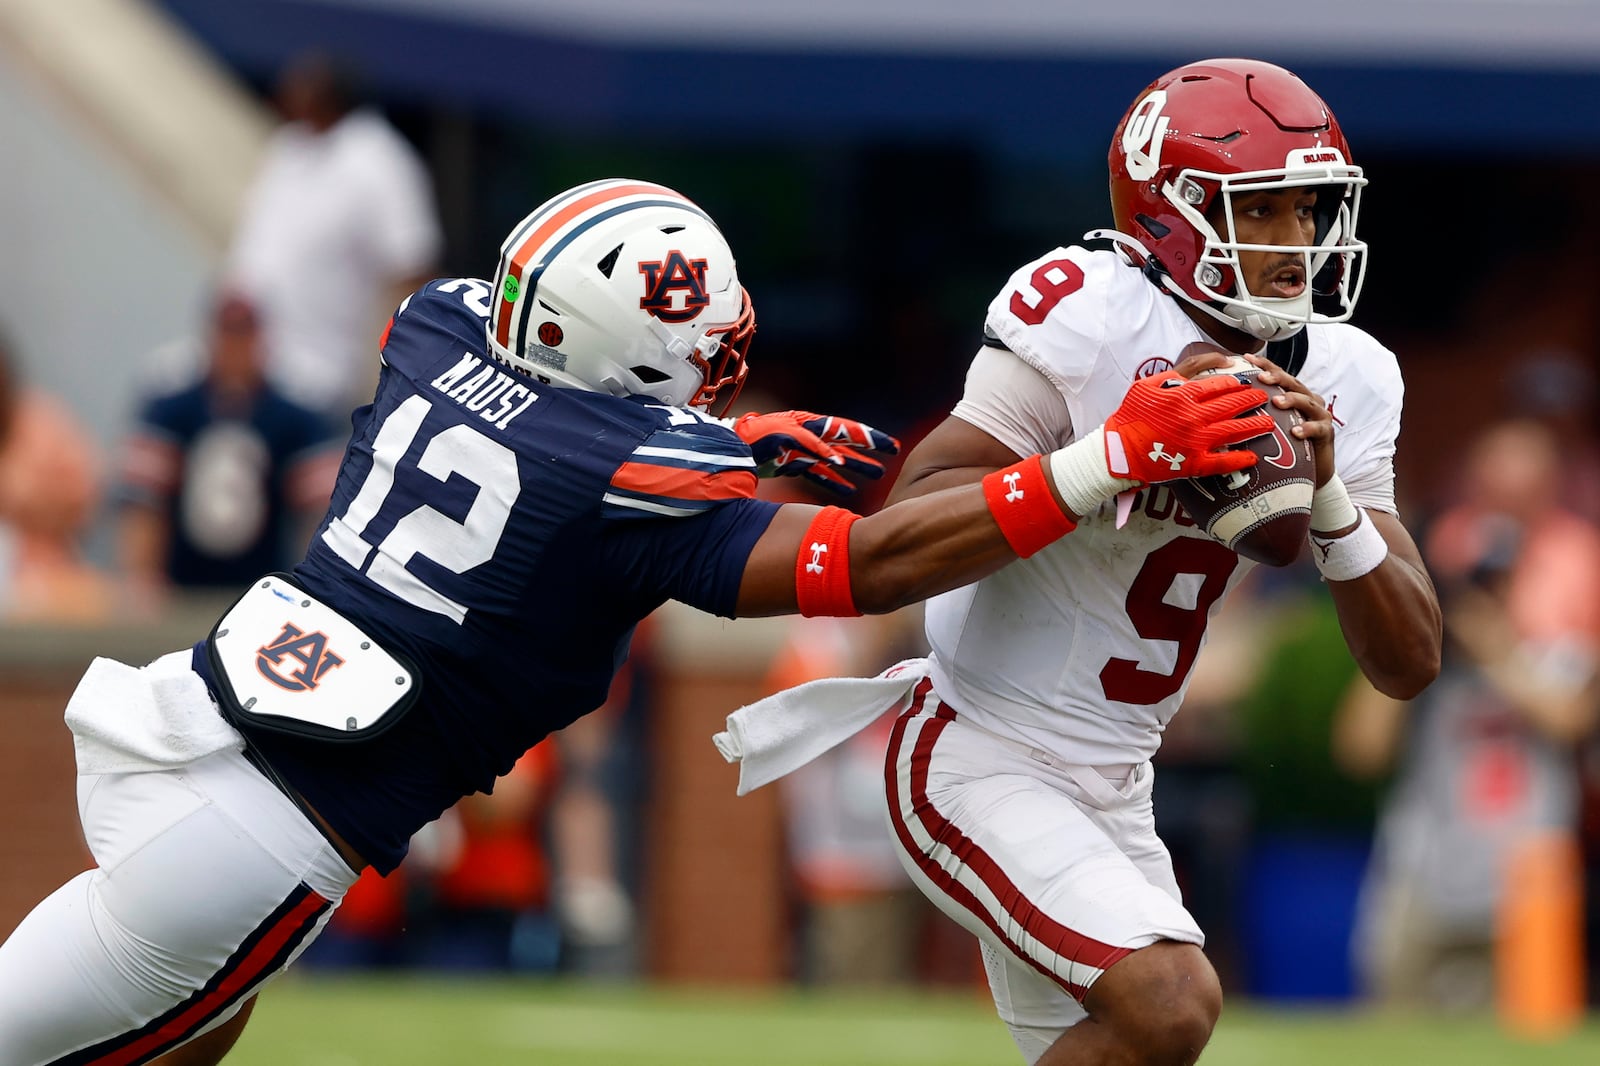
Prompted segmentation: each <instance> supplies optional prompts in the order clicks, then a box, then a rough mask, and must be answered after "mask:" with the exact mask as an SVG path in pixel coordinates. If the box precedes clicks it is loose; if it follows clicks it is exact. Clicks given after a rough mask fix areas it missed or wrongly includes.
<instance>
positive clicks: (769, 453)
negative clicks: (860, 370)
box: [732, 411, 900, 494]
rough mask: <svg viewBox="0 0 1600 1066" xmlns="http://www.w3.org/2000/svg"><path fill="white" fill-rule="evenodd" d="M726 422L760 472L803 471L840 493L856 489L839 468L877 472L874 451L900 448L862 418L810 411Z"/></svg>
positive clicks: (879, 472) (801, 473) (879, 464)
mask: <svg viewBox="0 0 1600 1066" xmlns="http://www.w3.org/2000/svg"><path fill="white" fill-rule="evenodd" d="M732 428H733V431H734V432H735V433H737V434H738V435H739V439H740V440H742V441H744V442H745V443H746V444H748V445H749V446H750V454H751V455H752V456H753V457H754V458H755V461H756V464H757V466H758V467H760V470H759V473H760V474H761V475H762V476H763V477H773V476H790V477H803V478H806V479H807V480H809V481H813V482H815V483H816V484H818V485H822V486H825V487H826V488H828V489H829V490H831V491H833V492H836V493H840V494H847V493H851V492H855V491H856V487H857V486H856V484H855V482H853V481H851V480H850V479H849V478H848V477H846V476H845V474H853V475H856V476H857V477H864V478H880V477H882V476H883V463H882V462H881V461H880V460H879V459H877V458H874V456H879V455H882V456H890V455H896V454H898V453H899V451H900V442H899V441H897V440H895V439H894V438H893V437H891V436H889V434H887V433H884V432H882V431H881V430H876V429H873V428H872V427H871V426H869V425H867V424H866V423H865V422H857V421H856V420H854V419H852V418H839V417H837V416H834V415H819V414H813V413H811V412H810V411H777V412H774V413H772V414H753V413H752V414H747V415H742V416H740V417H739V418H738V419H737V420H736V421H735V422H734V423H733V427H732Z"/></svg>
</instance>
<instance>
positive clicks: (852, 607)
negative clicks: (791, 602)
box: [794, 507, 861, 618]
mask: <svg viewBox="0 0 1600 1066" xmlns="http://www.w3.org/2000/svg"><path fill="white" fill-rule="evenodd" d="M858 517H860V516H859V515H856V514H852V513H851V512H849V511H847V510H845V509H844V508H843V507H824V508H823V509H822V510H821V511H820V512H819V513H818V514H817V517H815V518H813V519H812V520H811V526H810V527H809V528H808V529H807V530H806V535H805V537H804V539H802V540H801V541H800V551H799V554H797V555H796V556H795V559H794V595H795V599H796V600H797V601H798V602H799V604H800V613H801V614H803V615H805V616H806V617H807V618H815V617H816V616H818V615H831V616H833V617H835V618H855V617H856V616H858V615H860V614H861V612H860V611H858V610H856V602H855V600H854V599H853V598H852V597H851V595H850V526H851V525H852V524H854V522H855V521H856V519H857V518H858Z"/></svg>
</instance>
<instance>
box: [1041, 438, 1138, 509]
mask: <svg viewBox="0 0 1600 1066" xmlns="http://www.w3.org/2000/svg"><path fill="white" fill-rule="evenodd" d="M1048 458H1049V459H1050V476H1051V477H1052V478H1053V479H1054V480H1055V483H1056V491H1057V492H1059V493H1060V494H1061V499H1062V502H1064V503H1065V504H1066V505H1067V509H1068V510H1069V511H1071V512H1072V513H1073V514H1075V515H1077V516H1078V517H1079V518H1082V517H1084V516H1085V515H1091V514H1093V513H1094V512H1095V511H1096V510H1097V509H1098V508H1099V507H1100V505H1101V504H1102V503H1104V502H1105V501H1106V500H1109V499H1110V498H1111V497H1113V496H1115V495H1116V494H1117V493H1119V492H1122V491H1124V490H1126V489H1136V488H1138V487H1139V486H1140V485H1142V484H1144V483H1143V482H1142V481H1138V480H1135V479H1132V478H1124V477H1115V476H1113V475H1112V473H1111V471H1110V470H1109V469H1107V467H1106V431H1105V427H1104V426H1101V427H1098V428H1096V429H1095V431H1094V432H1093V433H1090V434H1089V435H1087V436H1086V437H1084V438H1083V439H1082V440H1075V441H1073V442H1072V443H1071V444H1069V445H1067V446H1066V447H1065V448H1057V449H1056V450H1055V451H1053V452H1051V453H1050V455H1049V457H1048Z"/></svg>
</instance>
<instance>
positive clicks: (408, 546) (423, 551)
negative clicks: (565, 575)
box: [322, 396, 522, 625]
mask: <svg viewBox="0 0 1600 1066" xmlns="http://www.w3.org/2000/svg"><path fill="white" fill-rule="evenodd" d="M432 410H433V405H432V404H431V403H429V402H428V400H427V399H426V398H425V397H422V396H412V397H410V398H408V399H407V400H406V401H405V402H404V403H402V404H400V406H398V407H396V408H395V409H394V411H393V412H392V413H391V414H390V415H389V416H388V417H387V418H385V419H384V420H383V425H382V426H380V427H379V428H378V433H377V436H376V437H374V438H373V441H372V469H371V470H369V471H368V472H367V476H366V479H365V480H364V481H363V482H362V483H361V489H360V491H358V492H357V493H356V496H355V499H353V500H351V501H350V506H349V507H348V508H346V509H345V512H344V514H343V515H337V516H335V517H334V518H333V519H331V520H330V521H329V523H328V528H327V529H325V530H324V531H323V533H322V539H323V541H324V542H325V543H326V544H327V545H328V547H329V548H331V549H333V551H334V553H335V554H337V555H338V556H339V558H341V559H343V560H344V561H345V562H347V563H349V564H350V565H351V566H353V567H355V568H356V569H357V570H360V569H362V568H363V567H365V568H366V575H367V577H368V578H369V579H371V580H372V581H373V582H374V583H375V584H377V585H379V586H381V587H382V588H384V589H386V590H388V591H389V592H391V593H393V594H394V595H395V596H398V597H399V598H400V599H402V600H404V601H405V602H407V603H409V604H412V605H413V606H416V607H420V608H422V609H423V610H425V611H432V612H434V613H435V614H442V615H444V616H445V617H446V618H449V619H451V620H452V621H454V622H455V623H456V624H457V625H459V624H461V622H462V620H463V619H465V618H466V615H467V609H466V607H465V606H463V605H462V604H461V603H459V602H457V601H456V600H453V599H451V598H450V597H449V596H446V595H445V594H444V593H442V592H440V591H438V590H437V589H435V588H432V587H431V586H429V585H428V584H426V583H425V582H423V581H422V579H421V578H419V577H417V575H416V574H414V573H412V572H411V571H410V570H408V569H407V568H406V564H407V563H409V562H410V561H411V559H412V557H413V556H421V557H422V558H424V559H428V560H431V561H432V562H434V563H436V564H438V565H439V566H441V567H443V568H444V569H446V570H449V571H450V572H451V573H455V574H460V573H464V572H465V571H467V570H470V569H471V568H473V567H475V566H478V565H480V564H482V563H486V562H488V561H489V560H490V559H491V558H493V557H494V552H495V548H496V547H497V546H498V545H499V543H500V537H501V535H502V534H504V532H505V528H506V522H507V521H508V520H509V519H510V517H511V509H512V507H513V505H515V503H516V502H517V496H518V494H519V493H520V492H521V491H522V483H521V478H520V475H519V474H518V472H517V457H516V453H514V452H513V451H512V450H511V449H510V448H507V447H506V446H505V445H503V444H501V443H500V442H499V441H495V440H491V439H489V438H488V437H486V436H484V435H483V434H482V433H479V432H478V431H477V430H475V429H473V428H472V427H471V426H464V425H454V426H450V427H448V428H446V429H444V430H443V431H441V432H440V433H438V434H436V435H434V436H433V437H432V438H431V439H430V440H429V441H428V443H427V446H426V447H425V448H423V450H422V454H421V455H420V456H418V457H417V460H416V466H415V469H416V470H418V471H421V472H422V473H423V474H426V475H428V476H430V477H432V478H433V479H434V480H436V481H438V482H439V483H440V484H443V483H444V482H446V481H448V480H449V479H450V475H452V474H459V475H460V476H461V477H463V478H465V479H466V480H468V481H470V482H472V483H473V484H474V485H475V486H476V487H477V493H476V495H475V496H474V498H473V500H472V505H471V507H470V508H468V510H467V513H466V515H465V517H463V518H462V519H461V520H460V521H457V520H455V519H453V518H451V517H450V516H448V515H446V514H444V513H442V512H440V511H438V510H436V509H435V508H433V507H432V506H430V505H428V504H426V503H423V504H420V505H419V506H417V507H414V508H412V509H411V510H410V511H408V512H406V514H404V515H403V516H401V518H400V520H399V521H397V522H396V523H395V524H394V528H392V529H391V530H390V531H389V534H388V536H386V537H384V538H383V539H382V540H381V541H379V542H378V543H377V544H376V545H373V544H371V543H369V542H368V541H367V539H366V537H365V533H366V530H367V526H368V525H369V524H370V523H371V522H372V520H373V519H374V518H376V517H377V515H378V512H379V511H380V510H381V509H382V508H383V505H384V502H385V501H386V500H387V499H388V498H389V495H390V493H391V491H392V490H393V489H394V482H395V472H396V470H397V468H398V467H399V466H400V463H401V461H402V460H403V459H404V458H405V456H406V453H407V452H409V451H410V449H411V444H412V441H414V440H415V439H416V438H417V435H418V432H419V431H420V430H421V429H422V424H423V422H424V420H426V418H427V417H428V413H429V412H430V411H432ZM374 549H376V554H374ZM369 560H370V563H369Z"/></svg>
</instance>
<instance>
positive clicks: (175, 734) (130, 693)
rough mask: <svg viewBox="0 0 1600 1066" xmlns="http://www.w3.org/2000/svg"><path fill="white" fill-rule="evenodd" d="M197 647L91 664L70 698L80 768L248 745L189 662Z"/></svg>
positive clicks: (151, 762) (172, 761)
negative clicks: (147, 659) (145, 661)
mask: <svg viewBox="0 0 1600 1066" xmlns="http://www.w3.org/2000/svg"><path fill="white" fill-rule="evenodd" d="M193 654H194V652H193V650H192V649H189V648H185V649H184V650H183V651H177V652H173V653H171V654H170V655H163V656H162V657H161V658H159V659H157V660H156V661H155V662H153V663H151V664H150V665H148V666H142V667H140V666H128V665H127V664H125V663H119V662H117V661H116V660H115V659H105V658H97V659H95V661H94V662H92V663H90V664H89V669H88V670H86V671H84V674H83V679H82V680H81V681H79V682H78V687H77V689H75V690H74V691H73V693H72V698H71V699H70V700H68V701H67V712H66V720H67V728H68V729H70V730H72V747H73V751H74V752H75V753H76V755H77V759H78V773H79V774H84V775H87V774H132V773H141V772H144V771H149V770H170V769H172V768H173V767H176V766H186V765H188V764H189V763H192V762H195V761H196V760H198V759H202V758H204V757H205V756H207V755H213V754H215V753H217V752H219V751H225V750H228V749H230V748H231V749H232V750H234V751H240V750H243V748H244V737H242V736H241V735H240V734H239V731H238V730H236V729H234V728H233V726H231V725H229V724H228V723H227V722H226V721H225V720H224V719H223V717H222V715H221V714H220V713H219V712H218V711H217V707H216V705H215V704H214V703H212V702H211V693H209V692H208V691H206V684H205V682H204V681H202V680H201V679H200V675H199V674H197V673H195V672H194V670H193V669H192V668H191V666H190V663H191V657H192V656H193Z"/></svg>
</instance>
